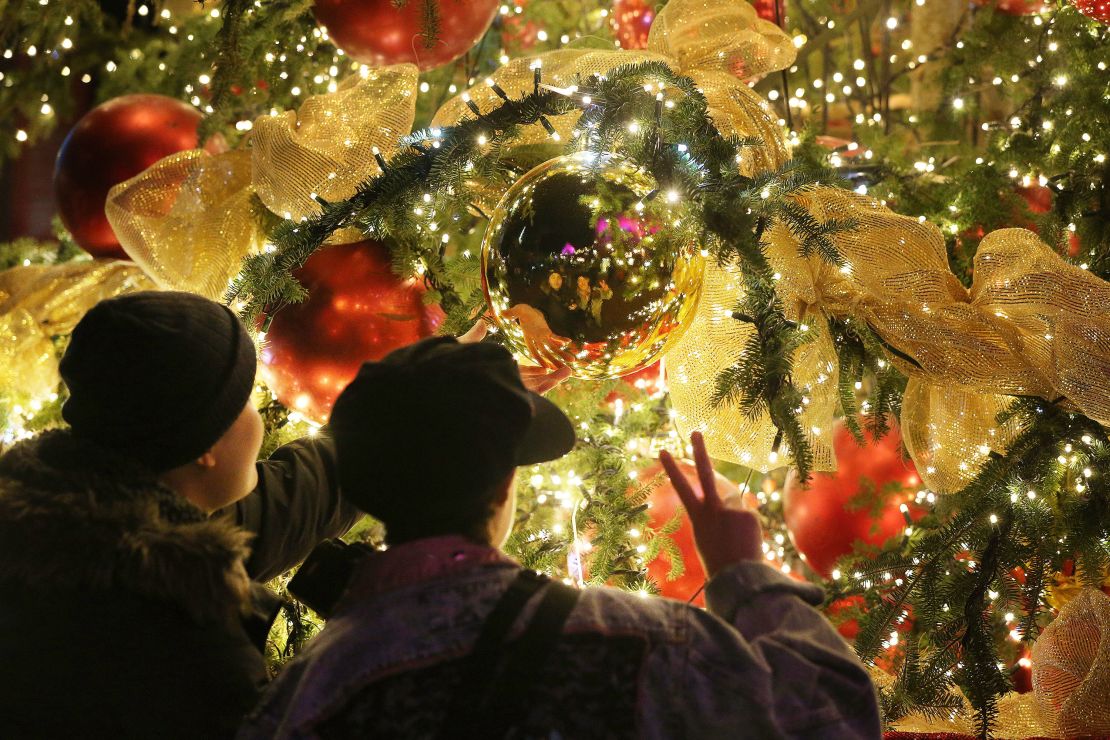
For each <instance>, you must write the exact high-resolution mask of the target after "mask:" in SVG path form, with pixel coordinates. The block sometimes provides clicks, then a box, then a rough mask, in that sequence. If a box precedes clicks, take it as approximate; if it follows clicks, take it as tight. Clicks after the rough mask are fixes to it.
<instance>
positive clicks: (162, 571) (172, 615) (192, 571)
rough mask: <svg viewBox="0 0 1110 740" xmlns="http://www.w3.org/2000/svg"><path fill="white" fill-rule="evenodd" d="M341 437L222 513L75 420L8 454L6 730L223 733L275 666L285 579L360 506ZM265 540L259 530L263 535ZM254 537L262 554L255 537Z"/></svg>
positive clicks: (4, 515)
mask: <svg viewBox="0 0 1110 740" xmlns="http://www.w3.org/2000/svg"><path fill="white" fill-rule="evenodd" d="M335 481H336V478H335V462H334V452H333V450H332V447H331V445H330V443H328V442H327V441H316V442H312V441H302V442H298V443H294V444H293V445H288V446H286V447H284V448H282V449H281V450H279V451H278V452H277V453H275V455H274V457H273V458H271V460H269V461H266V462H263V463H259V486H258V489H257V490H256V491H254V492H253V493H252V494H251V495H250V496H249V497H248V498H247V499H244V500H243V501H241V502H239V503H238V504H237V505H235V506H234V507H232V508H230V509H229V510H226V511H224V512H220V513H219V514H218V515H216V516H213V517H206V516H205V515H204V514H203V513H202V512H201V511H200V510H199V509H197V508H195V507H194V506H192V505H191V504H189V503H188V502H187V501H186V500H185V499H184V498H182V497H181V496H179V495H177V494H176V493H174V492H173V491H171V490H169V489H167V488H165V487H164V486H162V485H160V484H159V483H158V482H157V480H156V479H155V478H154V477H153V476H152V475H151V474H149V473H148V472H145V471H144V470H142V469H141V468H139V467H136V466H135V465H134V464H133V463H130V462H128V461H127V460H126V459H122V458H118V457H113V456H112V455H109V454H106V453H105V452H104V451H103V450H101V449H100V448H98V447H95V446H93V445H90V444H88V443H85V442H81V441H80V440H78V439H76V438H74V437H73V436H72V435H70V434H69V433H68V432H65V431H59V432H49V433H46V434H44V435H42V436H40V437H38V438H36V439H34V440H30V441H28V442H23V443H21V444H19V445H17V446H16V447H14V448H12V449H11V450H10V451H9V452H7V453H6V454H5V455H4V456H3V457H2V458H0V737H5V738H23V737H28V738H30V737H33V738H49V737H70V738H76V737H81V738H85V737H112V738H126V737H143V738H153V737H158V738H170V737H190V738H219V737H227V736H231V735H233V734H234V732H235V729H236V727H237V725H238V723H239V720H240V718H241V717H242V716H243V714H244V713H245V712H246V711H247V710H249V709H250V708H251V706H252V705H253V704H254V702H255V699H256V697H257V695H258V692H259V690H260V689H261V688H262V686H263V684H264V683H265V680H266V669H265V664H264V661H263V658H262V653H261V645H262V642H263V641H264V639H265V635H266V632H267V630H268V627H269V624H270V621H272V618H273V616H274V614H275V613H276V608H277V606H278V601H277V598H276V597H275V596H274V595H273V594H271V593H270V592H268V591H266V590H265V589H264V588H263V587H261V586H260V585H258V584H257V583H252V581H251V580H250V579H251V577H255V578H270V577H273V576H274V575H277V574H279V573H281V572H283V571H284V570H286V569H288V568H289V567H291V566H292V565H295V564H296V563H297V562H299V561H300V560H301V559H302V558H303V557H304V556H305V555H307V554H308V552H309V551H310V550H311V549H312V547H313V546H314V545H315V544H316V543H317V542H319V541H320V540H321V539H324V538H327V537H334V536H338V535H339V534H342V533H343V532H345V531H346V530H347V529H349V528H350V526H351V525H352V524H353V523H354V521H355V520H356V519H357V516H358V514H357V512H356V511H355V510H353V509H351V508H349V507H347V506H346V505H343V504H341V503H340V500H339V496H338V489H337V484H336V482H335ZM252 540H253V542H252ZM252 547H253V554H252V553H251V549H252Z"/></svg>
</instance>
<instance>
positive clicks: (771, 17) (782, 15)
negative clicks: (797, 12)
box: [752, 0, 786, 25]
mask: <svg viewBox="0 0 1110 740" xmlns="http://www.w3.org/2000/svg"><path fill="white" fill-rule="evenodd" d="M776 2H777V3H778V6H779V7H778V18H777V19H776V18H775V4H776ZM752 7H753V8H755V12H756V15H758V16H759V17H760V18H762V19H763V20H765V21H770V22H771V23H778V24H779V25H782V22H783V21H785V20H786V3H785V2H783V0H753V1H752Z"/></svg>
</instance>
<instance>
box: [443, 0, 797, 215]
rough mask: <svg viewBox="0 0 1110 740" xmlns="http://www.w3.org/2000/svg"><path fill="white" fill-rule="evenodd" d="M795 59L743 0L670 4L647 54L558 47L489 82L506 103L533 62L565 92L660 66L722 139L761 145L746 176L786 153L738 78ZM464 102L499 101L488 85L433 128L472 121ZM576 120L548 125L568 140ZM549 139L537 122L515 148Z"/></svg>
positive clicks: (455, 104) (528, 82) (487, 105)
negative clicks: (679, 77)
mask: <svg viewBox="0 0 1110 740" xmlns="http://www.w3.org/2000/svg"><path fill="white" fill-rule="evenodd" d="M796 53H797V50H796V49H795V48H794V45H793V43H791V41H790V38H789V37H788V36H787V35H786V34H785V33H784V32H783V31H782V30H781V29H780V28H779V27H778V26H776V25H775V24H774V23H770V22H768V21H765V20H763V19H762V18H759V17H758V15H756V12H755V9H754V8H753V7H752V6H751V5H750V4H749V3H747V2H745V1H744V0H671V2H668V3H667V4H666V6H664V8H663V9H662V10H661V11H659V15H658V16H656V18H655V21H654V22H653V23H652V25H651V32H650V34H649V35H648V42H647V49H645V50H644V51H619V50H618V51H598V50H594V49H558V50H556V51H549V52H546V53H544V54H540V55H538V56H535V57H522V58H519V59H514V60H512V61H510V62H509V63H508V64H506V65H504V66H503V67H501V68H500V69H498V70H497V71H496V72H494V73H493V74H492V75H491V76H490V82H493V83H496V84H497V85H498V87H500V88H501V89H502V90H503V91H504V92H505V93H507V94H508V95H509V96H510V97H520V96H523V95H526V94H528V93H530V92H531V91H532V85H533V72H532V66H533V65H534V64H539V65H540V66H541V67H542V70H543V79H544V82H546V83H547V84H551V85H556V86H562V87H569V86H570V85H573V84H575V82H576V79H578V78H582V79H584V78H587V77H589V76H590V75H594V74H598V75H604V74H606V73H608V72H609V71H610V70H612V69H614V68H616V67H621V66H625V65H629V64H639V63H643V62H652V61H656V62H663V63H665V64H667V65H668V66H669V67H670V68H671V69H673V70H675V71H676V72H680V73H681V74H684V75H687V76H689V77H690V78H692V79H693V80H694V82H695V83H696V84H697V86H698V88H699V89H701V91H702V92H703V93H704V94H705V97H706V100H707V102H708V104H709V115H710V117H711V118H712V119H713V122H714V124H716V126H717V128H718V129H720V131H721V133H723V134H725V135H726V136H759V137H760V138H761V139H762V141H763V146H761V147H749V148H748V149H747V150H746V151H745V155H744V156H745V158H744V159H743V160H742V161H741V169H742V170H743V171H745V173H746V174H751V173H752V172H758V171H763V170H768V169H775V168H777V167H778V166H779V165H781V164H782V163H783V162H785V161H786V160H787V159H788V154H787V151H786V146H785V144H784V143H783V138H782V132H781V130H780V127H779V125H778V123H777V121H776V119H775V117H774V116H773V115H772V114H771V109H770V106H768V104H767V102H766V101H765V100H763V98H762V97H760V96H759V95H758V94H757V93H756V92H754V91H753V90H752V89H751V88H750V87H748V85H747V83H745V82H744V81H743V80H745V79H748V78H751V77H756V76H759V75H763V74H766V73H768V72H773V71H775V70H779V69H785V68H786V67H788V66H790V64H791V63H792V62H793V61H794V56H795V54H796ZM468 100H469V101H471V102H472V103H474V104H475V105H477V106H478V109H479V110H481V111H489V110H491V109H493V108H495V107H497V106H498V105H499V104H500V103H501V100H500V98H499V97H498V95H497V93H495V92H494V90H493V87H492V86H491V85H476V86H474V87H473V88H471V89H469V90H467V91H466V92H464V93H460V94H459V95H457V96H455V97H453V98H451V99H450V100H448V101H447V102H446V103H444V105H443V106H442V107H441V108H440V109H439V111H437V112H436V115H435V118H433V119H432V125H433V126H452V125H454V124H456V123H458V122H459V121H461V120H463V119H464V118H466V117H467V116H469V115H471V110H470V108H469V106H468V105H467V101H468ZM577 120H578V116H577V114H574V113H568V114H567V115H563V116H559V117H558V118H557V119H556V120H554V121H552V122H551V123H552V124H553V125H554V127H555V129H556V130H557V131H558V133H559V134H560V135H561V136H562V138H564V139H566V138H567V137H568V136H569V135H570V132H571V129H573V128H574V124H575V122H576V121H577ZM549 141H550V137H549V135H548V133H547V131H546V130H545V129H544V128H543V127H542V126H541V125H540V124H531V125H529V126H524V127H522V128H521V131H520V132H519V133H518V134H517V135H516V136H515V137H514V139H513V145H514V146H523V145H529V144H540V143H544V142H549ZM498 195H499V194H498ZM495 202H496V201H495Z"/></svg>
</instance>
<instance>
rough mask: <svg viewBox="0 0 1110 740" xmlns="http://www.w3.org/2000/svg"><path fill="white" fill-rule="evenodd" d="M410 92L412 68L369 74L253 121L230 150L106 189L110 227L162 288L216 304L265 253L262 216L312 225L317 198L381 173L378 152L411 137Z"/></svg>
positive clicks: (189, 156)
mask: <svg viewBox="0 0 1110 740" xmlns="http://www.w3.org/2000/svg"><path fill="white" fill-rule="evenodd" d="M416 84H417V68H416V67H415V66H414V65H411V64H401V65H396V66H393V67H385V68H383V69H377V70H369V71H367V73H366V74H365V75H355V76H352V77H350V78H348V79H347V80H345V81H344V83H343V84H342V85H340V86H339V87H338V89H336V91H335V92H332V93H327V94H323V95H313V96H310V97H309V98H307V99H306V100H305V102H304V103H303V104H302V105H301V107H300V109H299V110H298V111H296V112H294V111H285V112H283V113H280V114H278V115H273V116H270V115H266V116H261V117H259V118H257V119H255V121H254V122H253V124H252V128H251V132H250V134H249V135H248V136H246V137H244V140H243V143H242V145H241V146H240V147H239V148H237V149H235V150H233V151H228V152H222V153H219V154H209V153H208V152H205V151H203V150H200V149H196V150H192V151H187V152H181V153H179V154H174V155H171V156H169V157H166V158H165V159H162V160H159V161H158V162H157V163H155V164H154V165H153V166H152V167H150V168H148V169H147V170H145V171H144V172H142V173H140V174H139V175H137V176H135V177H133V178H131V179H130V180H127V181H126V182H123V183H120V184H119V185H117V186H116V187H114V188H112V190H111V191H110V192H109V194H108V201H107V203H106V205H105V212H106V213H107V215H108V220H109V222H111V224H112V228H113V230H114V231H115V233H116V236H117V237H118V238H119V241H120V244H121V245H122V246H123V249H124V251H126V252H127V254H128V256H130V257H131V259H133V260H134V261H135V263H136V264H138V265H139V266H140V267H142V268H143V270H144V271H145V272H146V273H147V274H148V275H150V277H151V278H152V279H153V280H154V281H155V282H156V283H157V284H158V285H159V286H160V287H163V288H172V289H177V290H189V291H192V292H195V293H199V294H201V295H205V296H208V297H210V298H218V297H219V296H221V295H222V294H223V293H224V291H225V290H226V288H227V286H228V282H229V281H230V280H231V279H232V278H233V277H234V276H235V275H236V273H237V272H238V270H239V265H240V263H241V262H242V260H243V258H244V257H246V256H247V255H249V254H252V253H255V252H257V251H258V250H259V249H261V248H262V247H263V240H264V234H263V233H262V230H261V228H260V220H259V215H260V214H259V209H261V208H262V207H263V206H264V207H265V208H268V209H269V210H271V211H273V212H274V213H275V214H277V215H278V216H280V217H282V218H287V219H293V220H299V219H302V218H305V217H308V216H312V215H315V214H317V213H319V212H320V205H319V204H318V203H317V202H316V201H315V200H313V198H312V195H313V194H315V195H318V196H319V197H321V198H323V199H325V200H343V199H346V198H349V197H350V196H352V195H354V192H355V189H356V187H357V186H358V184H359V183H361V182H362V181H363V180H366V179H367V178H370V177H372V176H374V175H375V174H377V173H378V172H379V168H378V165H377V162H376V160H375V158H374V155H373V151H374V148H375V147H376V148H377V149H378V150H380V152H381V153H382V154H383V155H384V156H386V157H388V156H389V155H390V154H391V153H393V152H394V151H395V150H396V148H397V144H398V141H399V140H400V139H401V138H402V137H403V136H404V135H406V134H407V133H408V132H409V131H410V129H411V127H412V121H413V118H414V116H415V110H416ZM260 204H261V205H260ZM345 236H349V235H346V234H344V233H339V234H337V235H336V237H335V238H333V241H337V240H338V241H342V240H343V239H344V238H345ZM354 238H355V239H357V238H360V237H359V236H358V235H356V236H354ZM348 240H349V239H348Z"/></svg>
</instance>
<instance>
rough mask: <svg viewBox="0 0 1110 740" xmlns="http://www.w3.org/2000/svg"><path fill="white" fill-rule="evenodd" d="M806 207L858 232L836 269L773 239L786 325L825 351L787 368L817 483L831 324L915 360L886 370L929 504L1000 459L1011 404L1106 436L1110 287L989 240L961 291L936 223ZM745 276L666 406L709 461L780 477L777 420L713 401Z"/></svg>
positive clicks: (853, 201) (823, 453)
mask: <svg viewBox="0 0 1110 740" xmlns="http://www.w3.org/2000/svg"><path fill="white" fill-rule="evenodd" d="M797 200H798V203H799V204H800V205H802V206H803V207H805V208H806V209H807V210H808V211H809V212H810V213H812V214H813V216H814V217H815V218H817V219H818V220H819V221H820V220H826V219H832V218H837V219H854V220H855V221H856V222H857V223H858V224H859V226H858V228H857V229H855V230H854V231H851V232H845V233H841V234H838V235H836V236H835V237H834V239H833V241H834V243H835V244H836V247H837V249H838V250H839V251H840V254H841V255H842V256H843V257H844V258H845V260H846V264H845V265H844V267H842V268H838V267H836V266H834V265H831V264H829V263H828V262H826V261H825V260H823V259H822V258H821V257H820V256H812V257H809V258H804V257H802V256H801V255H800V254H799V243H798V239H797V238H796V237H795V236H794V235H793V234H792V233H791V232H790V230H789V229H788V228H787V227H786V226H785V225H783V224H776V225H774V226H773V227H772V228H770V229H768V232H767V234H766V236H765V238H764V249H765V251H766V254H767V257H768V259H769V260H770V262H771V264H772V266H773V267H774V269H775V271H776V274H777V276H778V277H777V285H776V288H777V291H778V294H779V297H780V298H781V299H782V301H783V305H784V309H785V311H786V313H787V316H788V317H789V318H791V319H793V320H795V321H798V322H799V323H801V324H808V325H809V326H810V327H811V329H810V331H811V332H813V333H814V334H815V336H816V338H815V340H814V341H813V342H811V343H809V344H807V345H805V346H803V347H802V348H801V349H799V350H798V354H797V355H796V356H795V358H794V367H795V375H794V381H795V384H796V385H797V386H799V388H801V389H802V391H803V392H804V394H805V397H806V399H807V402H806V405H805V406H804V409H803V412H802V418H803V421H804V423H805V425H806V429H808V430H810V436H811V442H813V443H814V449H815V451H816V454H815V469H818V470H821V469H828V467H826V466H829V465H831V464H834V463H835V461H833V460H832V456H831V451H830V446H829V437H828V433H829V429H830V428H831V426H832V421H833V412H834V411H835V409H836V405H837V402H836V396H837V392H836V382H837V376H838V372H839V368H838V363H837V356H836V353H835V351H834V348H833V345H832V342H831V341H830V340H829V338H828V326H827V319H828V318H833V317H837V318H844V319H848V320H850V321H859V322H865V323H866V324H868V325H869V326H871V328H872V329H874V330H875V331H876V332H877V333H878V334H879V336H880V337H881V338H882V339H883V340H884V341H885V342H886V343H887V344H888V345H890V346H891V347H893V348H894V349H895V350H897V351H898V352H899V353H901V354H903V355H905V356H907V357H909V358H912V360H913V362H907V361H904V360H900V359H898V358H897V357H894V358H892V361H893V362H896V363H897V364H898V365H899V367H900V369H902V370H903V371H904V372H906V373H907V374H908V375H909V378H910V380H909V385H908V387H907V388H906V392H905V396H904V398H903V404H902V406H903V408H902V420H901V426H902V433H903V437H904V439H905V441H906V447H907V449H908V450H909V452H910V455H911V456H912V457H913V459H914V462H915V463H916V465H917V469H918V472H919V473H920V474H921V477H922V479H923V481H924V482H925V484H926V485H927V486H929V487H930V488H932V489H933V490H936V491H940V492H945V491H953V490H958V489H959V488H961V487H963V486H964V485H966V483H968V482H969V481H970V480H971V479H972V478H973V477H974V476H975V474H976V472H977V470H978V467H979V465H980V464H981V463H982V462H983V460H984V459H985V457H986V456H987V454H989V453H990V452H991V451H992V450H993V451H998V452H1004V451H1005V449H1006V446H1007V445H1008V443H1009V442H1010V441H1011V440H1012V438H1013V436H1014V434H1015V433H1016V432H1017V431H1018V430H1017V429H1015V428H1014V427H1013V426H1012V425H1010V426H999V425H998V424H997V422H996V416H997V414H998V412H999V411H1001V410H1002V409H1003V408H1005V406H1006V404H1007V402H1008V398H1009V397H1011V396H1015V395H1034V396H1040V397H1042V398H1045V399H1049V400H1060V399H1066V400H1067V402H1068V403H1070V404H1071V405H1073V406H1074V407H1076V408H1078V409H1079V410H1080V411H1082V412H1083V413H1084V414H1086V415H1087V416H1088V417H1090V418H1091V419H1094V420H1095V421H1098V422H1099V423H1101V424H1104V425H1105V424H1108V423H1110V313H1108V312H1107V310H1106V307H1107V306H1110V284H1108V283H1106V282H1105V281H1103V280H1101V279H1099V278H1097V277H1095V276H1094V275H1092V274H1090V273H1089V272H1087V271H1086V270H1082V269H1080V268H1078V267H1076V266H1074V265H1070V264H1068V263H1067V262H1065V261H1064V260H1063V259H1061V258H1060V256H1059V255H1057V254H1056V253H1055V252H1054V251H1052V249H1051V248H1050V247H1048V246H1047V245H1046V244H1044V243H1043V242H1042V241H1040V239H1038V238H1037V236H1036V235H1034V234H1033V233H1031V232H1029V231H1026V230H1024V229H1002V230H1000V231H996V232H993V233H991V234H989V235H987V237H986V238H984V239H983V241H982V243H981V244H980V246H979V250H978V253H977V254H976V257H975V265H974V281H973V283H972V286H971V287H970V288H965V287H964V286H963V285H962V284H961V283H960V282H959V280H958V279H957V278H956V276H955V275H953V274H952V272H951V271H950V270H949V269H948V261H947V256H946V251H945V245H944V238H943V236H942V235H941V233H940V230H939V229H938V228H937V227H935V226H933V225H932V224H928V223H921V222H919V221H918V220H917V219H914V218H911V217H908V216H901V215H899V214H896V213H894V212H893V211H891V210H890V209H888V208H886V207H884V206H882V205H881V204H879V203H878V201H876V200H874V199H872V198H868V197H865V196H862V195H857V194H855V193H852V192H849V191H846V190H839V189H834V188H823V187H818V188H813V189H811V190H809V191H807V192H806V193H804V194H803V195H801V196H799V197H798V198H797ZM738 269H739V268H738V267H735V266H732V267H727V268H725V269H724V273H725V274H726V276H727V277H726V278H725V279H724V281H725V283H726V285H727V283H728V282H729V281H731V283H732V285H731V287H726V288H725V289H724V290H722V291H721V292H720V293H719V295H717V297H715V298H714V297H713V295H714V293H713V290H712V287H713V286H712V284H710V283H709V282H708V281H709V276H707V285H706V292H705V293H704V294H703V298H702V303H701V305H700V306H699V310H698V313H697V315H696V316H695V318H694V321H693V323H692V325H691V327H690V329H689V331H687V333H686V334H685V335H684V336H683V337H682V339H680V340H679V342H678V344H677V345H676V346H675V348H674V350H673V351H672V352H671V353H670V354H669V355H668V367H669V368H671V369H672V370H673V371H674V377H673V378H672V379H671V380H670V387H671V394H672V403H673V404H674V407H675V409H676V412H677V420H678V423H679V425H680V427H681V428H683V429H684V430H687V431H688V430H691V429H702V430H704V431H705V432H706V436H707V442H708V444H709V445H710V452H711V454H713V455H715V456H717V457H720V458H723V459H726V460H733V461H735V462H741V463H744V464H747V465H751V466H753V467H759V468H761V469H764V470H766V469H770V468H773V467H777V466H778V465H781V464H783V461H782V460H776V459H772V457H773V455H772V452H771V450H770V444H771V441H772V440H773V437H774V434H773V431H774V429H773V427H772V426H771V422H770V420H769V419H768V418H766V417H764V418H758V419H754V420H752V419H749V418H747V417H745V416H744V415H743V414H742V413H741V412H740V411H739V409H737V408H735V406H732V407H728V406H726V407H723V408H714V407H713V405H712V404H711V402H710V397H711V395H712V386H713V379H714V378H715V376H716V374H717V373H718V372H719V371H720V370H721V369H723V368H725V367H727V366H728V365H730V364H731V363H733V362H735V361H736V359H737V358H738V356H739V353H740V352H741V351H742V349H743V345H744V343H745V341H746V340H747V338H748V336H749V334H750V332H751V331H753V329H752V328H751V327H750V326H748V325H745V324H742V323H740V322H737V321H734V320H731V319H730V318H729V316H728V312H730V311H731V310H732V306H734V305H735V302H736V299H737V297H738V296H739V295H740V290H739V287H738V286H739V284H740V283H739V280H738V279H737V276H738V272H737V271H738ZM717 280H718V281H720V280H721V278H717Z"/></svg>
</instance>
